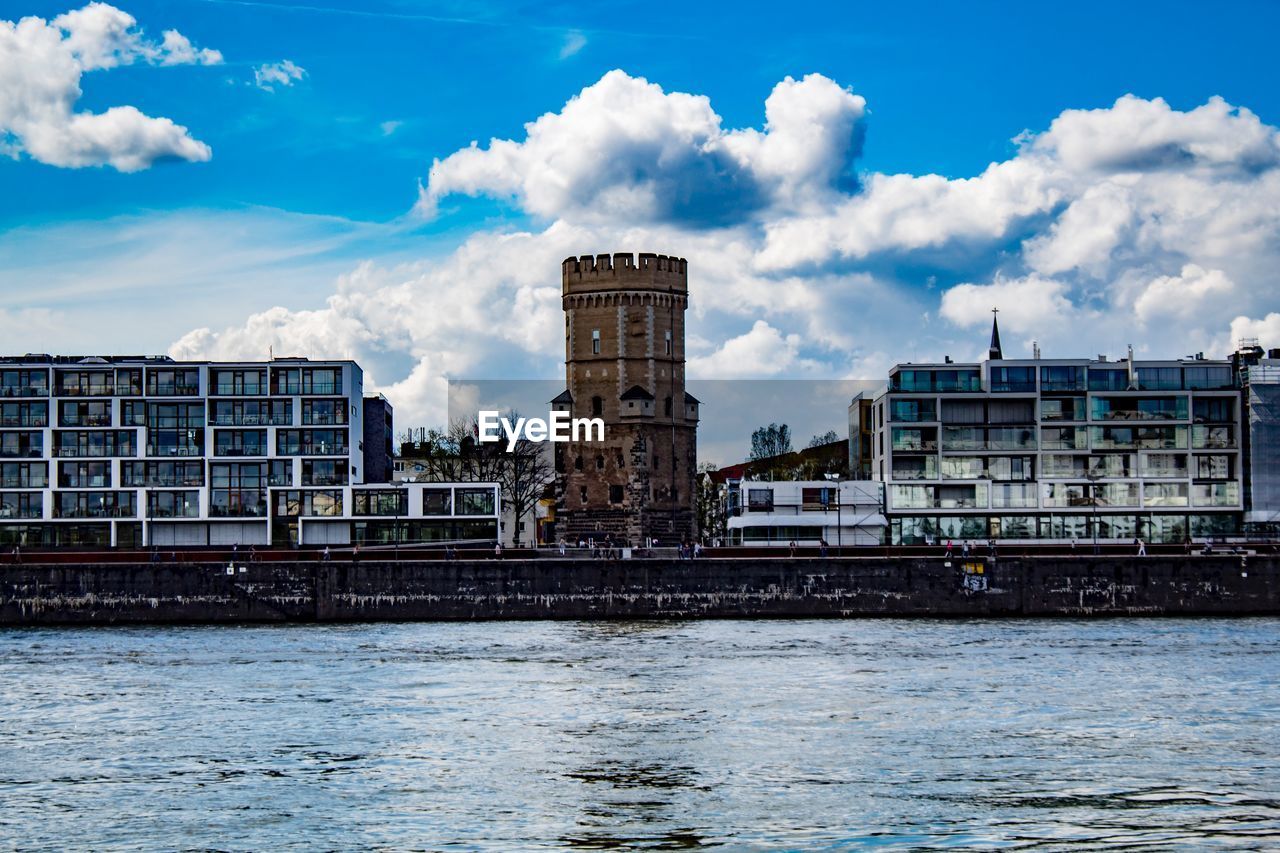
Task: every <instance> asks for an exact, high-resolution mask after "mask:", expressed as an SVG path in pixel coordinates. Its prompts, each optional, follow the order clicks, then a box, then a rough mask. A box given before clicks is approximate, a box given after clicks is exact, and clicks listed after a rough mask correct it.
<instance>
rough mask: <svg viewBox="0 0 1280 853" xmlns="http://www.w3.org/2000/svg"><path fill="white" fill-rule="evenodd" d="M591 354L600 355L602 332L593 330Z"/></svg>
mask: <svg viewBox="0 0 1280 853" xmlns="http://www.w3.org/2000/svg"><path fill="white" fill-rule="evenodd" d="M591 353H592V354H593V355H599V354H600V330H599V329H592V330H591Z"/></svg>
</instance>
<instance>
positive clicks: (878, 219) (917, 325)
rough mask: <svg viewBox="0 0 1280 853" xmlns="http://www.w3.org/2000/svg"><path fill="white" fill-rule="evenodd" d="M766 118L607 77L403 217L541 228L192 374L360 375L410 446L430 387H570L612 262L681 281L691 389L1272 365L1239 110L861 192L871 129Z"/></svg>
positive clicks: (474, 246) (249, 344) (1154, 109)
mask: <svg viewBox="0 0 1280 853" xmlns="http://www.w3.org/2000/svg"><path fill="white" fill-rule="evenodd" d="M764 107H765V108H764V114H765V124H764V125H763V127H761V128H737V129H732V128H725V127H724V126H723V122H722V121H721V119H720V117H719V116H718V115H717V114H716V113H715V111H714V110H713V109H712V106H711V103H710V101H709V100H708V99H707V98H705V97H702V96H699V95H696V94H687V93H680V92H666V91H664V90H663V89H661V88H660V87H658V86H657V85H654V84H652V83H650V82H648V81H646V80H643V79H640V78H635V77H630V76H628V75H627V74H625V73H623V72H621V71H612V72H610V73H608V74H606V75H605V76H604V77H603V78H601V79H600V80H599V81H598V82H596V83H595V84H593V85H591V86H588V87H587V88H586V89H584V90H583V91H582V92H581V93H579V94H578V95H577V96H575V97H574V98H572V99H571V100H570V101H569V102H568V103H566V104H565V105H564V106H563V108H561V109H560V110H558V111H556V112H550V113H547V114H545V115H543V116H541V117H539V118H537V119H536V120H534V121H532V122H530V123H529V124H527V125H526V127H525V134H524V137H523V138H521V139H510V140H491V141H490V142H489V143H488V144H487V145H486V146H485V147H483V148H482V147H480V146H479V145H472V146H470V147H468V148H464V149H462V150H460V151H457V152H454V153H453V154H451V155H449V156H447V157H444V158H442V159H438V160H436V161H435V162H434V164H433V165H432V168H431V170H430V175H429V178H428V180H427V183H426V185H425V186H424V187H423V188H422V190H421V193H420V197H419V200H418V205H417V209H418V211H419V212H421V213H425V214H428V215H433V214H439V213H440V209H441V208H442V206H443V204H444V203H446V202H447V200H448V199H449V198H450V197H451V196H454V195H473V196H480V195H483V196H489V197H496V198H500V199H504V200H507V201H509V202H511V203H512V204H514V205H515V206H516V207H517V208H518V210H519V211H520V212H522V213H523V214H526V215H528V216H529V217H532V218H533V220H534V223H535V224H534V225H533V226H530V225H529V224H528V223H527V222H522V226H523V227H524V228H525V229H526V230H521V231H519V232H514V233H512V232H506V231H502V230H489V231H481V232H478V233H476V234H474V235H473V236H472V237H471V238H470V239H468V240H467V241H466V242H465V243H464V244H463V245H461V246H459V247H458V248H457V249H456V250H453V251H446V252H443V253H440V254H437V255H435V256H432V257H430V258H427V259H424V260H422V261H421V262H419V263H415V264H408V265H395V264H387V263H381V264H368V265H361V266H358V267H355V269H354V271H352V272H351V273H350V274H349V275H347V276H344V277H342V279H341V280H340V281H339V282H338V283H337V285H336V286H335V287H334V288H333V289H332V292H331V295H330V296H329V297H328V300H327V303H326V304H325V305H324V306H323V307H317V306H316V305H314V304H308V305H294V304H289V303H287V302H285V301H281V302H280V304H283V305H286V306H287V309H288V310H286V309H284V308H278V309H272V310H271V311H265V310H262V309H257V310H255V312H254V316H253V317H252V318H250V319H249V320H248V321H244V320H241V321H239V322H236V323H232V324H223V325H218V324H212V323H210V324H202V325H207V326H208V327H209V328H208V329H204V330H201V331H200V332H198V333H197V334H195V335H193V336H189V337H188V338H184V339H183V341H182V343H181V345H180V351H181V352H183V353H184V354H191V355H195V354H217V355H219V356H230V355H255V354H259V353H260V352H261V351H262V350H263V349H265V344H264V343H263V342H264V341H268V340H269V341H279V342H280V345H279V346H278V347H277V352H281V351H284V350H282V349H281V347H284V348H285V349H288V348H290V347H292V348H313V351H312V354H319V353H325V354H343V355H350V356H353V357H357V358H359V359H361V360H362V361H364V362H366V363H367V364H369V365H371V368H370V375H371V376H372V377H373V379H374V382H375V384H376V385H377V387H381V388H384V389H394V393H395V394H401V395H403V396H404V397H405V399H404V400H398V399H396V398H395V397H394V396H393V397H392V401H393V403H395V404H396V406H397V417H398V418H399V419H402V422H403V421H404V420H407V421H409V422H421V421H422V419H423V418H425V417H427V416H428V414H426V413H431V412H442V411H443V406H444V397H443V390H442V384H441V377H443V376H455V377H470V378H477V377H480V376H493V377H512V376H541V377H549V376H555V375H558V374H559V373H560V372H561V370H562V367H561V359H562V358H563V352H562V350H561V346H562V339H561V334H560V329H561V324H562V318H561V313H560V302H559V264H560V261H561V259H562V258H564V257H565V256H566V255H579V254H585V253H596V252H613V251H626V250H632V251H657V252H662V253H666V254H675V255H679V256H682V257H685V258H688V259H689V264H690V279H691V280H690V287H691V308H690V311H689V317H688V323H689V341H688V343H689V351H690V354H691V358H690V371H691V374H696V375H699V376H711V375H718V376H783V375H790V376H794V375H804V376H817V375H827V376H841V377H849V376H857V375H858V374H859V373H862V372H866V371H871V372H873V373H878V374H880V375H883V373H884V371H885V370H886V368H887V366H888V365H889V364H890V363H892V362H895V361H908V360H909V361H921V360H929V359H940V358H941V357H942V356H943V355H944V354H952V355H956V356H957V357H960V358H969V357H981V356H982V355H983V354H985V351H986V345H987V336H986V332H987V329H988V328H989V324H990V321H991V314H990V310H991V308H992V307H997V306H998V307H999V308H1000V309H1001V313H1000V322H1001V327H1002V331H1003V332H1004V334H1005V340H1004V344H1005V351H1006V353H1008V354H1023V353H1025V354H1029V353H1030V349H1031V342H1032V341H1038V342H1039V343H1040V345H1041V348H1042V350H1043V351H1044V354H1045V355H1047V356H1049V355H1053V356H1062V357H1068V356H1083V355H1090V354H1093V353H1098V352H1104V353H1119V352H1121V351H1122V349H1123V347H1124V345H1125V344H1126V343H1130V342H1133V343H1134V344H1135V346H1136V348H1137V350H1138V352H1139V353H1140V354H1143V355H1149V356H1163V357H1168V356H1175V357H1176V356H1180V355H1183V354H1185V353H1187V352H1194V351H1196V350H1205V351H1206V352H1207V353H1212V354H1216V355H1222V354H1224V353H1225V350H1226V348H1227V347H1228V346H1230V345H1232V343H1233V341H1232V339H1233V338H1234V337H1239V336H1242V335H1245V333H1246V332H1253V333H1255V334H1254V335H1253V336H1258V337H1263V338H1264V339H1265V338H1266V337H1267V336H1272V337H1274V338H1277V340H1275V341H1274V342H1273V344H1272V345H1280V328H1277V327H1276V326H1277V324H1280V319H1277V318H1280V291H1277V289H1276V288H1275V287H1274V282H1273V271H1274V270H1275V269H1276V268H1277V267H1278V266H1280V215H1278V214H1280V155H1277V150H1280V149H1278V147H1277V146H1278V145H1280V143H1278V142H1277V140H1278V139H1280V136H1278V134H1277V131H1276V129H1275V128H1273V127H1270V126H1267V125H1264V124H1262V123H1261V122H1260V121H1259V120H1258V118H1257V117H1256V116H1255V115H1253V114H1252V113H1250V112H1249V111H1247V110H1244V109H1238V108H1235V107H1232V106H1230V105H1228V104H1226V103H1225V102H1223V101H1221V100H1220V99H1213V100H1211V101H1210V102H1209V103H1207V104H1205V105H1204V106H1202V107H1199V108H1197V109H1194V110H1189V111H1185V112H1183V111H1177V110H1173V109H1172V108H1171V107H1169V105H1168V104H1166V103H1165V102H1164V101H1161V100H1158V99H1157V100H1152V101H1144V100H1141V99H1138V98H1133V97H1125V98H1121V99H1119V100H1118V101H1117V102H1116V103H1115V104H1114V105H1112V106H1111V107H1107V108H1103V109H1097V110H1087V111H1085V110H1071V111H1067V112H1064V113H1063V114H1062V115H1060V116H1059V117H1058V118H1057V119H1056V120H1055V121H1054V122H1052V123H1051V125H1050V126H1049V127H1048V128H1046V129H1044V130H1043V132H1041V133H1038V134H1037V133H1025V134H1023V135H1021V136H1020V137H1019V138H1018V140H1016V146H1015V148H1014V149H1013V151H1012V153H1011V155H1010V156H1009V157H1008V158H1006V159H1004V160H1002V161H999V162H994V163H991V164H990V165H988V166H987V167H986V168H985V169H983V170H982V171H981V172H979V173H978V174H977V175H974V176H972V177H964V178H955V179H951V178H946V177H943V176H940V175H930V174H925V175H910V174H897V175H884V174H875V173H870V174H861V175H856V173H855V167H856V164H857V157H858V156H859V153H860V151H861V145H862V136H863V133H864V126H865V123H866V121H867V111H866V107H865V104H864V103H863V100H862V98H861V97H859V96H857V95H856V94H853V93H852V92H850V91H849V90H847V89H845V88H843V87H841V86H840V85H838V84H837V83H834V82H832V81H830V80H827V79H826V78H823V77H821V76H817V75H810V76H808V77H805V78H803V79H801V80H795V79H791V78H788V79H786V80H783V81H782V82H780V83H779V84H778V85H777V86H776V87H775V88H774V90H773V92H772V93H771V94H770V95H769V96H768V99H767V100H766V101H765V105H764ZM353 266H354V265H353ZM1255 317H1261V318H1263V319H1261V320H1255V319H1251V318H1255ZM1232 318H1235V319H1234V320H1233V319H1232ZM1228 325H1230V330H1228V328H1227V327H1228ZM744 330H745V331H744ZM1135 335H1136V336H1137V337H1135ZM388 393H389V394H391V393H392V391H391V390H388ZM437 397H438V399H437ZM433 399H434V402H433Z"/></svg>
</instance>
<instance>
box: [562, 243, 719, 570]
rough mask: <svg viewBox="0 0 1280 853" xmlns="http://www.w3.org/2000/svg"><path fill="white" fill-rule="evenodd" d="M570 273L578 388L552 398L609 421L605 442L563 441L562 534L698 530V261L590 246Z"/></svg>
mask: <svg viewBox="0 0 1280 853" xmlns="http://www.w3.org/2000/svg"><path fill="white" fill-rule="evenodd" d="M561 273H562V277H563V278H562V289H561V295H562V301H563V305H564V338H565V341H564V343H565V374H566V379H567V380H568V386H569V387H568V389H567V390H566V391H565V392H564V393H563V394H561V395H560V396H559V397H557V398H556V399H555V400H553V401H552V403H553V405H554V406H555V408H556V409H560V410H568V411H569V412H570V413H571V415H572V417H574V418H592V417H598V418H602V419H603V420H604V423H605V436H604V437H605V440H604V441H603V442H581V443H570V444H557V445H555V448H556V474H557V476H556V487H557V489H556V518H557V526H558V528H559V532H560V534H561V535H563V536H564V537H565V538H566V539H567V540H573V541H576V540H577V539H578V538H579V537H582V538H587V539H591V538H595V539H597V540H601V539H603V538H604V537H605V535H606V534H612V535H613V539H614V540H615V541H617V540H618V539H621V540H623V541H625V542H629V543H631V544H633V545H638V544H641V543H642V542H643V541H644V540H645V538H646V537H649V536H653V537H656V538H657V539H658V541H659V542H660V543H662V544H672V543H673V542H675V541H677V540H683V539H685V538H691V537H693V536H695V535H696V533H697V531H696V529H695V528H696V524H695V521H694V512H693V493H694V477H695V474H696V470H697V449H698V442H697V428H698V401H697V400H695V399H694V398H693V397H692V396H690V395H689V394H687V393H685V390H684V312H685V309H686V308H688V307H689V274H688V265H687V264H686V263H685V261H684V259H683V258H669V257H667V256H665V255H652V254H644V253H642V254H640V256H639V257H638V258H636V257H633V256H632V255H631V254H629V253H618V254H615V255H613V256H612V257H610V256H609V255H598V256H596V257H592V256H590V255H584V256H583V257H581V258H568V259H567V260H565V262H564V263H563V264H562V269H561Z"/></svg>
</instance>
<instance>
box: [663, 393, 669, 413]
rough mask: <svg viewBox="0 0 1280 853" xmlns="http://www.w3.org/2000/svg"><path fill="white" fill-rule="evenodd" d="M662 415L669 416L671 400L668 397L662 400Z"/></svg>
mask: <svg viewBox="0 0 1280 853" xmlns="http://www.w3.org/2000/svg"><path fill="white" fill-rule="evenodd" d="M662 413H663V414H664V415H669V414H671V398H670V397H666V398H664V399H663V401H662Z"/></svg>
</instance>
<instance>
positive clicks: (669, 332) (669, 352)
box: [667, 329, 671, 355]
mask: <svg viewBox="0 0 1280 853" xmlns="http://www.w3.org/2000/svg"><path fill="white" fill-rule="evenodd" d="M667 355H671V330H670V329H667Z"/></svg>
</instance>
